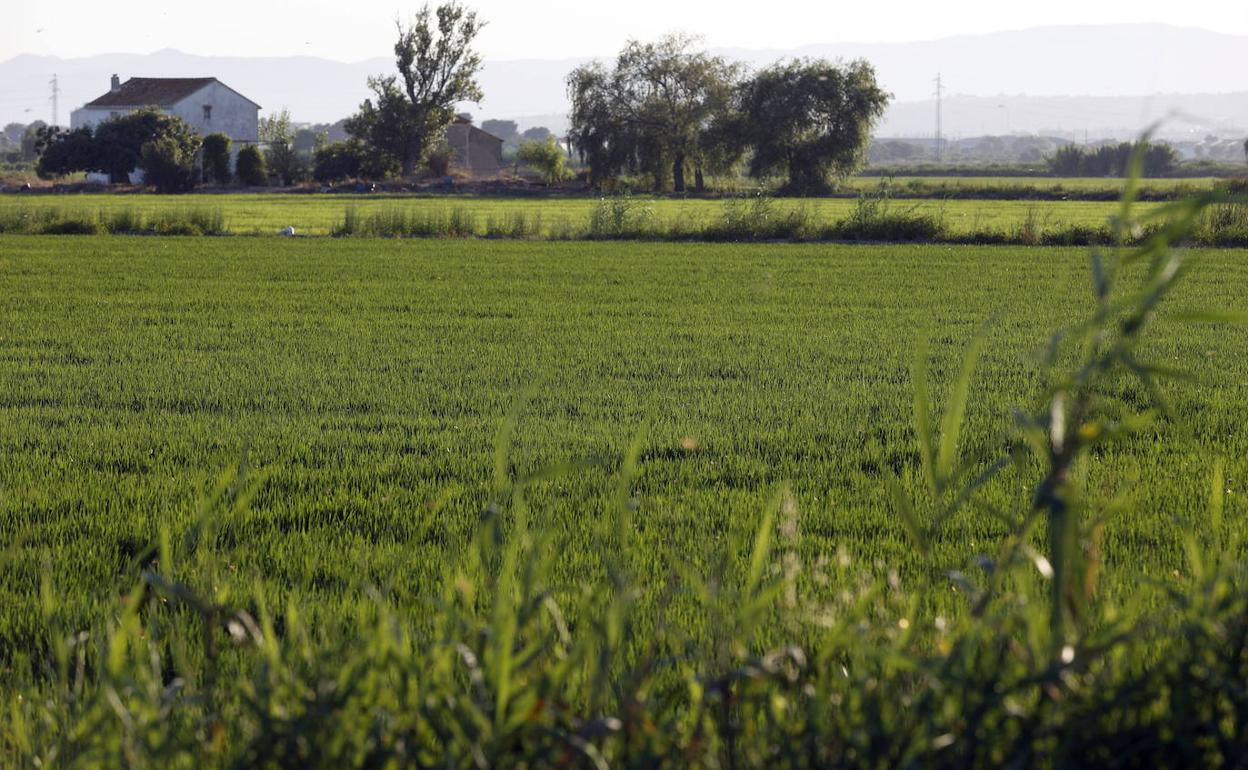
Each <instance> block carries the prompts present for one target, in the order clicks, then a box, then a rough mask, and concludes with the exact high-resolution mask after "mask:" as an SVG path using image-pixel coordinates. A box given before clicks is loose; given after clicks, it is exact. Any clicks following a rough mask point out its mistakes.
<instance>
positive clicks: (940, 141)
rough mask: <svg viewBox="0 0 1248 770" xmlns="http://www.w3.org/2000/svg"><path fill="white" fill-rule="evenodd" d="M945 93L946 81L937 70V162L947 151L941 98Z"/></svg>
mask: <svg viewBox="0 0 1248 770" xmlns="http://www.w3.org/2000/svg"><path fill="white" fill-rule="evenodd" d="M944 93H945V85H944V82H943V81H942V80H941V78H940V73H939V72H937V73H936V162H937V163H939V162H940V161H941V160H943V159H944V156H945V153H944V149H945V148H944V141H945V140H944V137H943V128H944V126H943V123H944V109H943V108H944V105H943V104H942V103H941V99H942V97H943V96H944Z"/></svg>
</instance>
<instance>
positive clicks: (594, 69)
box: [567, 35, 741, 192]
mask: <svg viewBox="0 0 1248 770" xmlns="http://www.w3.org/2000/svg"><path fill="white" fill-rule="evenodd" d="M695 42H696V41H695V39H694V38H690V37H686V36H682V35H669V36H667V37H664V38H662V39H661V40H659V41H658V42H655V43H642V42H638V41H631V42H629V43H628V44H627V45H626V46H625V47H624V50H623V51H621V52H620V55H619V57H618V58H617V59H616V62H615V66H614V68H612V69H607V68H606V67H605V66H604V65H602V64H600V63H596V62H595V63H591V64H587V65H584V66H582V67H578V68H577V69H576V70H574V71H573V72H572V73H571V74H570V75H569V76H568V81H567V82H568V95H569V97H570V99H571V102H572V110H571V116H570V117H571V124H572V125H571V131H570V137H571V140H572V143H573V145H574V146H575V147H576V149H577V150H578V151H579V152H580V153H581V155H582V157H583V158H584V159H585V160H586V161H587V162H588V163H589V165H590V170H591V173H590V175H591V181H594V182H601V181H602V180H604V179H606V178H608V177H611V176H614V175H616V174H618V173H620V172H621V171H624V170H635V171H643V172H645V173H648V174H651V175H652V176H653V178H654V182H655V188H656V189H663V188H665V187H666V182H667V180H668V179H669V178H670V179H671V180H672V187H673V189H674V190H675V191H676V192H684V191H685V187H686V184H685V174H686V170H687V168H689V167H692V168H693V169H694V171H695V175H696V177H697V179H698V180H699V185H698V186H699V187H700V186H701V185H700V181H701V179H702V172H703V169H704V167H705V165H706V164H707V161H708V159H709V158H710V157H711V156H712V155H713V153H711V152H710V150H711V149H712V147H713V144H714V143H713V142H712V141H711V140H712V138H713V137H715V136H717V132H716V131H715V130H714V129H715V126H716V125H717V124H719V123H721V122H723V121H724V120H725V119H726V118H727V116H728V114H729V111H730V109H731V106H732V101H733V94H734V90H735V87H736V83H737V81H738V79H739V77H740V74H741V69H740V66H739V65H737V64H733V63H730V62H728V61H726V60H725V59H723V58H721V57H718V56H711V55H710V54H708V53H706V52H704V51H700V50H697V49H696V48H695V45H694V44H695ZM669 172H670V177H669Z"/></svg>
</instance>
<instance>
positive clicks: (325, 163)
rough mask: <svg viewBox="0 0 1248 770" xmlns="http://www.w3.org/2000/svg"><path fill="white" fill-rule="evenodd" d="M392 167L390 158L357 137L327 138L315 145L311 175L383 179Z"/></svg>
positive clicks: (327, 178) (328, 179)
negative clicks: (338, 140) (328, 139)
mask: <svg viewBox="0 0 1248 770" xmlns="http://www.w3.org/2000/svg"><path fill="white" fill-rule="evenodd" d="M394 171H395V167H394V162H393V161H392V160H390V159H389V158H387V157H384V156H382V155H378V154H377V153H375V152H373V151H372V150H370V149H369V148H368V147H367V146H365V145H364V143H363V142H361V141H359V140H358V139H347V140H346V141H342V142H330V143H328V144H324V145H321V146H320V147H318V148H317V150H316V154H315V158H314V161H313V167H312V177H313V178H314V179H316V181H318V182H340V181H342V180H344V179H385V178H386V177H387V176H389V175H391V174H393V173H394Z"/></svg>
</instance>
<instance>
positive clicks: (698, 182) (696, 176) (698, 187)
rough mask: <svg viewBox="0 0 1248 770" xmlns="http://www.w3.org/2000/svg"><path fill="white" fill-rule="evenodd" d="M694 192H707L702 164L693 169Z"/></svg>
mask: <svg viewBox="0 0 1248 770" xmlns="http://www.w3.org/2000/svg"><path fill="white" fill-rule="evenodd" d="M693 190H694V192H699V193H702V192H706V179H705V178H704V177H703V176H702V164H701V163H699V164H698V165H696V166H694V167H693Z"/></svg>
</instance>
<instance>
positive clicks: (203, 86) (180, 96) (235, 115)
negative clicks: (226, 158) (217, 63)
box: [69, 75, 260, 183]
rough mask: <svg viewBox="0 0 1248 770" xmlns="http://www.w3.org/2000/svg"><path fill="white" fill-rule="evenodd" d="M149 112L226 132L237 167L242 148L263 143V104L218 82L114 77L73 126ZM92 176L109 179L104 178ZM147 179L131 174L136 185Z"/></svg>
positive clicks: (72, 119) (200, 130) (95, 177)
mask: <svg viewBox="0 0 1248 770" xmlns="http://www.w3.org/2000/svg"><path fill="white" fill-rule="evenodd" d="M144 108H151V109H155V110H159V111H160V112H163V113H166V114H168V115H175V116H177V117H179V118H181V119H182V120H184V121H186V122H187V123H188V124H189V125H190V126H191V129H192V130H194V131H195V133H197V134H199V135H200V136H207V135H208V134H216V133H221V134H225V135H226V136H228V137H230V140H231V147H230V154H231V165H232V164H233V157H234V156H236V155H237V154H238V150H239V149H240V148H241V147H243V146H244V145H248V144H255V143H257V142H258V141H259V139H260V105H258V104H256V103H255V102H253V101H252V100H250V99H248V98H247V97H245V96H243V95H242V94H240V93H239V92H237V91H235V90H234V89H233V88H230V87H229V86H227V85H226V84H225V83H222V82H221V81H220V80H217V79H216V78H130V79H129V80H127V81H126V82H124V83H123V82H121V78H119V77H117V76H116V75H113V80H112V84H111V86H110V88H109V89H108V93H106V94H103V95H102V96H99V97H97V98H96V99H93V100H91V101H89V102H87V103H86V104H84V105H82V106H81V107H79V108H78V109H76V110H74V111H73V112H72V113H70V116H69V127H70V128H81V127H83V126H91V127H95V126H97V125H99V124H100V123H103V122H104V121H106V120H108V119H110V118H116V117H120V116H121V115H125V114H127V113H130V112H134V111H135V110H140V109H144ZM87 178H88V179H90V180H92V181H107V176H105V175H101V174H88V175H87ZM142 178H143V176H142V173H141V172H139V171H137V170H136V171H134V172H132V173H131V174H130V180H131V181H132V182H136V183H137V182H140V181H142Z"/></svg>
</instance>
